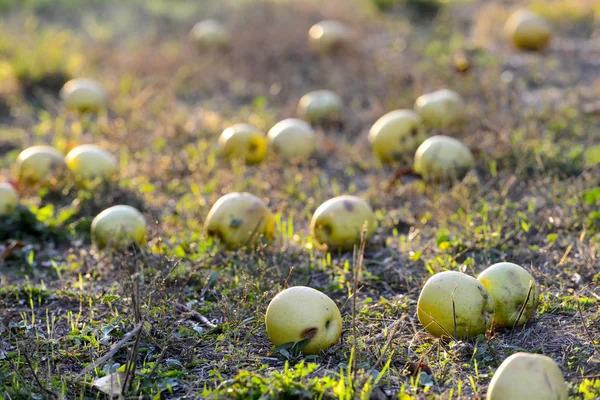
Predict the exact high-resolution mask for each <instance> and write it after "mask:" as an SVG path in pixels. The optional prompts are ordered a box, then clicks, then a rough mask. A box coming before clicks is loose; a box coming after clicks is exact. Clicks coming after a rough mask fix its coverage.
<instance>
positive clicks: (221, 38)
mask: <svg viewBox="0 0 600 400" xmlns="http://www.w3.org/2000/svg"><path fill="white" fill-rule="evenodd" d="M189 36H190V40H191V41H192V42H194V43H195V44H196V45H197V46H198V47H199V48H201V49H209V48H223V47H227V46H229V44H230V42H231V35H230V34H229V31H228V30H227V28H225V26H224V25H223V24H221V23H220V22H219V21H216V20H214V19H206V20H204V21H200V22H198V23H197V24H196V25H194V26H193V28H192V29H191V31H190V35H189Z"/></svg>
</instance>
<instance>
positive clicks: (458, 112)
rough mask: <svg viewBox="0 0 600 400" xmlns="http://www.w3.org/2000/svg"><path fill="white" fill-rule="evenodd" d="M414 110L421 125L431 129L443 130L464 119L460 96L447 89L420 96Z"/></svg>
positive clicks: (463, 105)
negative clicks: (420, 119) (420, 120)
mask: <svg viewBox="0 0 600 400" xmlns="http://www.w3.org/2000/svg"><path fill="white" fill-rule="evenodd" d="M415 110H417V112H418V113H419V115H420V116H421V118H422V120H423V123H424V124H425V125H426V126H428V127H431V128H439V129H445V128H449V127H451V126H453V125H458V124H459V123H461V122H462V121H464V119H465V104H464V102H463V100H462V98H461V97H460V95H459V94H458V93H456V92H454V91H452V90H449V89H441V90H436V91H435V92H431V93H427V94H424V95H422V96H420V97H419V98H418V99H417V101H415Z"/></svg>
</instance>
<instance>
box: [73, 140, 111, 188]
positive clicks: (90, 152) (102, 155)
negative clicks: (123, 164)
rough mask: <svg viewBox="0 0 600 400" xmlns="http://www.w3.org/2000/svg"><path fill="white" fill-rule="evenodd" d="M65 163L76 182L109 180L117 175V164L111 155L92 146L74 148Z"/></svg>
mask: <svg viewBox="0 0 600 400" xmlns="http://www.w3.org/2000/svg"><path fill="white" fill-rule="evenodd" d="M65 162H66V163H67V166H68V167H69V169H70V170H71V173H72V174H73V176H74V177H75V179H76V180H77V181H78V182H81V183H84V184H85V183H87V182H90V181H94V180H97V179H100V180H103V181H104V180H111V179H113V178H114V177H116V176H117V175H118V173H119V163H118V162H117V159H116V158H115V157H113V155H112V154H110V153H109V152H107V151H106V150H104V149H101V148H100V147H98V146H95V145H93V144H84V145H81V146H77V147H75V148H74V149H73V150H71V151H70V152H69V153H67V155H66V157H65Z"/></svg>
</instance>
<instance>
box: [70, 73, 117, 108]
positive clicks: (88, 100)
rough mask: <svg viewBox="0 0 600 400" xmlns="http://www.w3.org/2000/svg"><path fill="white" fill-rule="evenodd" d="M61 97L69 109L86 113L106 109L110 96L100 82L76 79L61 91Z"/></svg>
mask: <svg viewBox="0 0 600 400" xmlns="http://www.w3.org/2000/svg"><path fill="white" fill-rule="evenodd" d="M60 97H61V98H62V99H63V101H64V102H65V104H66V105H67V107H68V108H71V109H74V110H77V111H79V112H86V111H99V110H101V109H103V108H105V107H106V103H107V97H108V96H107V94H106V90H104V87H103V86H102V84H101V83H100V82H98V81H96V80H94V79H89V78H76V79H71V80H70V81H68V82H67V83H65V85H64V86H63V87H62V89H61V90H60Z"/></svg>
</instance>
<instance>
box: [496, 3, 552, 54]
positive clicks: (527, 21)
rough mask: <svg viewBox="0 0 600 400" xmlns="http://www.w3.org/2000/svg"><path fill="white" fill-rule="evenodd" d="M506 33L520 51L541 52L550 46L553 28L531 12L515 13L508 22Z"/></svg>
mask: <svg viewBox="0 0 600 400" xmlns="http://www.w3.org/2000/svg"><path fill="white" fill-rule="evenodd" d="M504 33H505V34H506V36H507V37H508V38H509V39H510V41H511V42H512V44H513V45H514V46H515V47H516V48H517V49H519V50H526V51H541V50H544V49H545V48H546V47H548V45H549V44H550V41H551V39H552V27H551V26H550V24H549V23H548V22H547V21H546V20H545V19H544V18H542V17H541V16H539V15H538V14H536V13H534V12H531V11H529V10H525V9H520V10H517V11H515V12H514V13H512V14H511V15H510V17H509V18H508V19H507V20H506V24H505V25H504Z"/></svg>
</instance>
